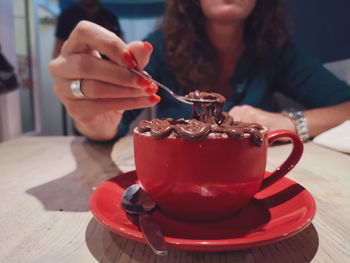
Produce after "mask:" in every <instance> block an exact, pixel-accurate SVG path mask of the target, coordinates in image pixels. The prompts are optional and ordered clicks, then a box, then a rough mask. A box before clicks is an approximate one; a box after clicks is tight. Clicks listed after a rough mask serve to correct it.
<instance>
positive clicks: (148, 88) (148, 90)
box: [146, 86, 154, 94]
mask: <svg viewBox="0 0 350 263" xmlns="http://www.w3.org/2000/svg"><path fill="white" fill-rule="evenodd" d="M146 92H147V93H148V94H154V92H153V88H152V86H148V87H146Z"/></svg>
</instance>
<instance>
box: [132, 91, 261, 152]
mask: <svg viewBox="0 0 350 263" xmlns="http://www.w3.org/2000/svg"><path fill="white" fill-rule="evenodd" d="M186 96H187V97H189V98H195V99H206V100H213V102H210V103H208V102H206V103H201V102H196V103H194V104H193V106H192V119H190V120H185V119H177V120H174V119H172V118H166V119H153V120H151V121H146V120H143V121H141V122H139V124H138V127H137V128H138V131H139V132H141V133H144V132H150V134H151V135H152V136H153V137H154V138H156V139H163V138H165V137H168V136H169V135H170V134H174V136H175V137H177V138H184V139H187V140H190V141H199V140H202V139H205V138H206V137H207V136H208V135H209V133H211V132H212V133H225V134H227V136H228V137H230V138H233V139H243V138H244V133H248V134H250V140H251V142H252V143H253V144H254V145H256V146H260V145H261V144H262V142H263V136H262V134H261V130H263V127H262V126H261V125H260V124H258V123H243V122H238V121H234V120H233V118H232V116H230V115H229V114H228V113H227V112H222V109H223V107H224V104H225V102H226V99H225V97H224V96H222V95H221V94H219V93H209V92H200V91H198V90H196V91H194V92H190V93H189V94H188V95H186Z"/></svg>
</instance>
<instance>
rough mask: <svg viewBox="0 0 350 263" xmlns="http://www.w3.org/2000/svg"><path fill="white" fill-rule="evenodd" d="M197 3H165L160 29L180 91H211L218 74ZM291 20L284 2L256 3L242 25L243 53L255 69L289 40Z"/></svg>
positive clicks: (181, 0) (260, 0)
mask: <svg viewBox="0 0 350 263" xmlns="http://www.w3.org/2000/svg"><path fill="white" fill-rule="evenodd" d="M204 23H205V17H204V14H203V12H202V10H201V7H200V4H199V0H170V1H169V0H168V1H167V5H166V11H165V15H164V19H163V22H162V25H161V29H162V31H163V32H164V40H165V49H166V54H165V55H166V59H167V63H168V65H169V66H170V68H171V69H172V70H173V72H174V74H175V78H176V80H177V82H178V83H179V84H180V87H181V90H183V91H187V92H188V91H191V90H193V89H200V90H210V87H212V86H213V84H214V83H215V76H217V73H218V72H216V71H215V70H214V69H213V68H214V67H213V57H214V54H215V50H214V48H213V46H212V44H211V43H210V42H209V39H208V37H207V33H206V31H205V27H204ZM290 24H291V23H290V19H289V16H288V13H287V11H286V8H285V4H284V0H268V1H266V0H257V2H256V6H255V8H254V10H253V12H252V13H251V14H250V16H249V17H248V18H247V20H246V22H245V29H244V30H245V32H244V43H245V50H246V54H249V59H250V60H251V61H253V62H254V63H251V64H252V65H254V67H255V68H256V67H258V66H259V65H262V63H263V61H264V58H265V57H266V56H267V54H271V53H270V52H272V51H277V50H279V48H280V47H281V46H282V45H283V44H284V43H285V42H286V41H287V40H288V38H289V32H290V30H289V29H290Z"/></svg>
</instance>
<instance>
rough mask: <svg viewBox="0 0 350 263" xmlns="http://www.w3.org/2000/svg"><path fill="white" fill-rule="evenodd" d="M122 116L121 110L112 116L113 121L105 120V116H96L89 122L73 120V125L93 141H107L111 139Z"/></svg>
mask: <svg viewBox="0 0 350 263" xmlns="http://www.w3.org/2000/svg"><path fill="white" fill-rule="evenodd" d="M122 116H123V112H121V113H120V114H118V115H117V116H114V117H115V119H113V121H112V122H111V121H107V120H106V119H105V118H97V119H94V120H92V121H89V122H79V121H75V122H74V124H75V127H76V129H77V131H78V132H80V133H81V134H82V135H84V136H86V137H88V138H89V139H92V140H95V141H108V140H111V139H113V138H114V137H115V136H116V134H117V132H118V126H119V123H120V121H121V118H122Z"/></svg>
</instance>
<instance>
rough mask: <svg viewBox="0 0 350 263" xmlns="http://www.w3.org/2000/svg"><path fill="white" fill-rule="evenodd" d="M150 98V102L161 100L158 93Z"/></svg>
mask: <svg viewBox="0 0 350 263" xmlns="http://www.w3.org/2000/svg"><path fill="white" fill-rule="evenodd" d="M148 99H149V100H150V102H154V103H158V102H160V97H159V96H158V95H156V94H153V95H151V96H149V97H148Z"/></svg>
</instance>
